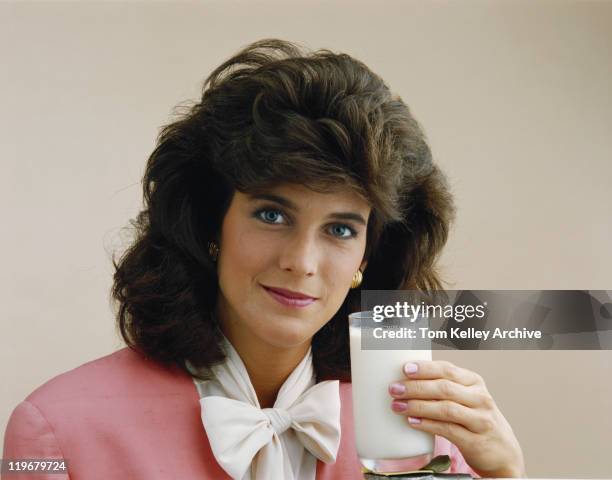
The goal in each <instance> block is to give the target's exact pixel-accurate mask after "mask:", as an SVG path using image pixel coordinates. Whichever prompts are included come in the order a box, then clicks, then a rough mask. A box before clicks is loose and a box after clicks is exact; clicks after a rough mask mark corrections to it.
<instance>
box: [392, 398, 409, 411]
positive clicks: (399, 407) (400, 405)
mask: <svg viewBox="0 0 612 480" xmlns="http://www.w3.org/2000/svg"><path fill="white" fill-rule="evenodd" d="M407 407H408V406H407V405H406V403H405V402H397V401H395V402H391V409H392V410H393V411H394V412H403V411H404V410H406V408H407Z"/></svg>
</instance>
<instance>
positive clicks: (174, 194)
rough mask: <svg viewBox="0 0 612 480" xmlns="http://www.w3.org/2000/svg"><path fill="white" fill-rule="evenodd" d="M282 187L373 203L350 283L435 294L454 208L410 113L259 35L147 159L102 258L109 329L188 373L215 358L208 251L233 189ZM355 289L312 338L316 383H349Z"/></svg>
mask: <svg viewBox="0 0 612 480" xmlns="http://www.w3.org/2000/svg"><path fill="white" fill-rule="evenodd" d="M284 182H288V183H299V184H301V185H304V186H306V187H309V188H311V189H312V190H314V191H317V192H330V191H334V190H337V189H338V188H350V189H352V190H353V191H354V192H356V193H357V194H359V195H361V196H362V197H363V198H364V199H366V200H367V201H368V202H369V204H370V205H371V206H372V211H371V214H370V218H369V220H368V227H367V242H366V251H365V255H366V258H367V259H368V265H367V268H366V270H365V272H364V275H363V283H362V285H361V288H363V289H376V290H396V289H415V290H421V291H431V290H437V289H440V288H441V282H440V279H439V278H438V275H437V273H436V271H435V269H434V265H435V261H436V258H437V256H438V254H439V253H440V251H441V249H442V247H443V245H444V244H445V243H446V239H447V236H448V231H449V224H450V222H451V221H452V218H453V215H454V208H453V202H452V197H451V195H450V194H449V191H448V188H447V184H446V180H445V178H444V176H443V174H442V173H441V172H440V170H439V169H438V168H437V167H436V166H435V165H434V164H433V163H432V158H431V153H430V149H429V147H428V145H427V143H426V140H425V137H424V134H423V132H422V130H421V128H420V127H419V125H418V123H417V122H416V120H415V119H414V118H413V117H412V115H411V114H410V111H409V109H408V107H407V106H406V105H405V104H404V102H403V101H402V100H401V99H400V98H399V97H398V96H396V95H394V94H392V93H391V92H390V91H389V88H388V87H387V86H386V84H385V83H384V81H383V80H382V79H381V78H380V77H379V76H378V75H376V74H374V73H373V72H372V71H370V69H369V68H368V67H367V66H366V65H364V64H363V63H362V62H360V61H358V60H356V59H354V58H352V57H350V56H349V55H346V54H337V53H333V52H331V51H329V50H318V51H315V52H306V51H304V50H303V49H301V48H299V47H298V46H296V45H294V44H292V43H289V42H286V41H282V40H275V39H266V40H261V41H258V42H255V43H253V44H251V45H249V46H247V47H246V48H244V49H243V50H242V51H240V52H239V53H237V54H236V55H235V56H233V57H232V58H230V59H229V60H227V61H226V62H225V63H223V64H222V65H220V66H219V67H218V68H217V69H216V70H214V71H213V72H212V73H211V74H210V76H209V77H208V78H207V79H206V81H205V83H204V88H203V93H202V97H201V99H200V100H199V103H196V104H195V105H193V106H192V107H190V108H189V109H188V111H187V112H186V113H184V114H183V115H182V116H181V117H180V118H179V119H178V120H176V121H174V122H173V123H171V124H169V125H167V126H166V127H164V128H163V129H162V131H161V133H160V135H159V138H158V142H157V146H156V148H155V150H154V151H153V153H152V154H151V156H150V157H149V160H148V162H147V165H146V171H145V174H144V178H143V192H144V209H143V210H142V211H141V212H140V213H139V214H138V216H137V218H136V219H135V220H133V221H132V222H131V223H132V226H133V227H135V231H136V236H135V240H134V242H133V243H132V244H131V246H129V247H128V248H127V250H126V251H125V252H124V253H123V255H122V256H121V259H120V261H119V263H118V264H117V263H116V262H115V258H114V257H113V265H114V267H115V270H116V272H115V274H114V285H113V288H112V297H113V298H114V300H116V301H117V302H118V304H119V309H118V312H117V324H118V328H119V330H120V332H121V335H122V336H123V339H124V340H125V342H126V343H127V345H128V346H129V347H130V348H133V349H135V350H136V351H139V352H140V353H143V354H144V355H146V356H148V357H150V358H153V359H155V360H157V361H159V362H161V363H163V364H166V365H176V366H178V367H179V368H181V369H183V370H185V371H186V372H187V373H190V374H191V373H192V372H191V371H190V369H188V368H187V367H186V366H185V361H186V360H188V361H189V362H190V363H191V365H192V366H193V367H195V368H198V369H199V368H201V367H207V366H210V365H213V364H215V363H218V362H220V361H222V360H223V359H224V354H223V351H222V350H221V348H220V343H219V342H220V333H219V328H218V325H217V323H216V322H217V320H216V318H215V315H213V312H214V308H215V305H216V300H217V294H218V281H217V274H216V267H215V264H214V263H213V262H212V260H211V258H210V257H209V253H208V242H209V241H211V240H216V239H217V238H218V235H219V232H220V228H221V224H222V220H223V218H224V215H225V212H226V211H227V208H228V206H229V204H230V201H231V199H232V195H233V193H234V191H235V190H238V191H240V192H243V193H259V192H261V191H263V190H266V189H268V188H270V187H273V186H277V185H279V184H281V183H284ZM359 294H360V292H359V290H358V289H355V290H351V292H350V293H349V295H348V296H347V298H346V299H345V301H344V303H343V304H342V306H341V307H340V309H339V310H338V312H337V313H336V314H335V315H334V317H333V318H331V319H330V321H329V322H328V323H327V324H326V325H325V326H324V327H323V328H322V329H321V330H319V331H318V332H317V333H316V334H315V336H314V338H313V342H312V349H313V362H314V368H315V372H316V374H317V379H318V380H322V379H333V378H336V379H340V380H348V379H349V378H350V362H349V349H348V324H347V323H348V322H347V315H348V314H349V313H351V312H352V311H354V310H358V309H359V303H360V298H359ZM355 307H356V308H355Z"/></svg>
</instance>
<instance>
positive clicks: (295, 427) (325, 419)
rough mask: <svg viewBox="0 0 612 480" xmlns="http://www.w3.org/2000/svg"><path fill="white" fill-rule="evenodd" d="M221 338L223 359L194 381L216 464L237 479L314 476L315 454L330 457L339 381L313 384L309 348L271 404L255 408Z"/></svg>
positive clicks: (335, 442)
mask: <svg viewBox="0 0 612 480" xmlns="http://www.w3.org/2000/svg"><path fill="white" fill-rule="evenodd" d="M225 342H226V343H225V346H226V348H225V350H226V353H227V359H226V362H225V363H224V364H221V365H215V366H213V367H212V368H211V370H212V371H213V372H214V374H215V378H214V379H213V380H209V381H204V382H199V381H196V385H197V387H198V391H199V392H200V396H201V397H202V398H200V405H201V406H202V412H201V414H202V423H203V424H204V427H205V429H206V433H207V435H208V439H209V442H210V446H211V449H212V452H213V454H214V456H215V458H216V460H217V462H218V463H219V465H220V466H221V467H222V468H223V470H225V471H226V472H227V473H228V474H229V475H230V476H231V477H232V478H234V479H239V480H245V479H246V480H249V479H250V480H262V479H263V480H268V479H270V480H314V478H315V476H316V459H317V458H318V459H320V460H322V461H324V462H326V463H329V462H335V461H336V455H337V452H338V447H339V445H340V393H339V382H338V381H337V380H332V381H324V382H320V383H317V384H314V374H313V368H312V353H311V351H310V350H309V352H308V354H307V355H306V356H305V357H304V359H303V360H302V361H301V362H300V364H299V365H298V366H297V367H296V368H295V370H294V371H293V372H292V373H291V375H290V376H289V377H288V378H287V380H286V381H285V383H283V386H282V387H281V389H280V390H279V392H278V395H277V398H276V402H275V403H274V407H273V408H264V409H261V408H259V402H258V401H257V396H256V394H255V391H254V389H253V386H252V384H251V382H250V380H249V376H248V373H247V371H246V367H245V366H244V364H243V363H242V360H241V359H240V357H239V356H238V354H237V352H236V351H235V350H234V348H233V347H232V345H231V344H230V343H229V341H227V339H225ZM194 381H195V380H194ZM313 384H314V385H313ZM308 452H310V454H311V455H310V454H308ZM249 467H251V468H249Z"/></svg>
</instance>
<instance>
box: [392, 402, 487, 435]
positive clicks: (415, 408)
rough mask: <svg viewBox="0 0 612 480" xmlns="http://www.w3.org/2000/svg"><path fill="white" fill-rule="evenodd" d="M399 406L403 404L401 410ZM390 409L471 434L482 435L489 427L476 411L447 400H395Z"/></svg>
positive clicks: (482, 416)
mask: <svg viewBox="0 0 612 480" xmlns="http://www.w3.org/2000/svg"><path fill="white" fill-rule="evenodd" d="M400 404H403V408H402V405H400ZM392 408H393V410H394V411H395V412H397V413H401V414H402V415H408V416H410V417H417V418H428V419H430V420H438V421H442V422H447V423H456V424H458V425H461V426H463V427H465V428H466V429H468V430H469V431H471V432H472V433H484V432H486V431H488V430H489V427H490V425H489V422H487V420H486V418H485V417H484V415H482V414H481V413H480V412H479V411H478V410H474V409H472V408H468V407H466V406H464V405H461V404H459V403H455V402H451V401H448V400H440V401H432V400H407V401H406V400H399V401H398V400H396V401H394V402H393V406H392Z"/></svg>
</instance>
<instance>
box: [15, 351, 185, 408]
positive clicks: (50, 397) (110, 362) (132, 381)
mask: <svg viewBox="0 0 612 480" xmlns="http://www.w3.org/2000/svg"><path fill="white" fill-rule="evenodd" d="M189 382H190V377H189V376H188V375H187V374H185V373H184V372H182V371H181V370H180V369H178V368H177V367H166V366H163V365H161V364H159V363H158V362H156V361H154V360H152V359H149V358H147V357H145V356H143V355H142V354H140V353H138V352H136V351H135V350H132V349H131V348H129V347H125V348H122V349H120V350H117V351H116V352H113V353H111V354H109V355H105V356H103V357H100V358H97V359H95V360H91V361H89V362H86V363H84V364H82V365H80V366H78V367H76V368H73V369H72V370H68V371H66V372H64V373H61V374H59V375H57V376H55V377H53V378H51V379H50V380H48V381H47V382H45V383H44V384H42V385H41V386H39V387H38V388H36V389H35V390H34V391H33V392H32V393H30V394H29V395H28V396H27V397H26V399H25V400H26V401H28V402H29V403H31V404H33V405H35V406H38V407H41V406H43V405H45V404H49V403H57V402H69V403H70V402H71V401H75V400H79V399H83V398H87V399H95V398H108V397H109V396H112V395H113V394H114V393H117V392H132V393H136V394H138V393H142V394H146V393H148V392H151V391H159V390H160V389H162V390H164V389H168V388H177V386H180V385H182V384H189Z"/></svg>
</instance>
